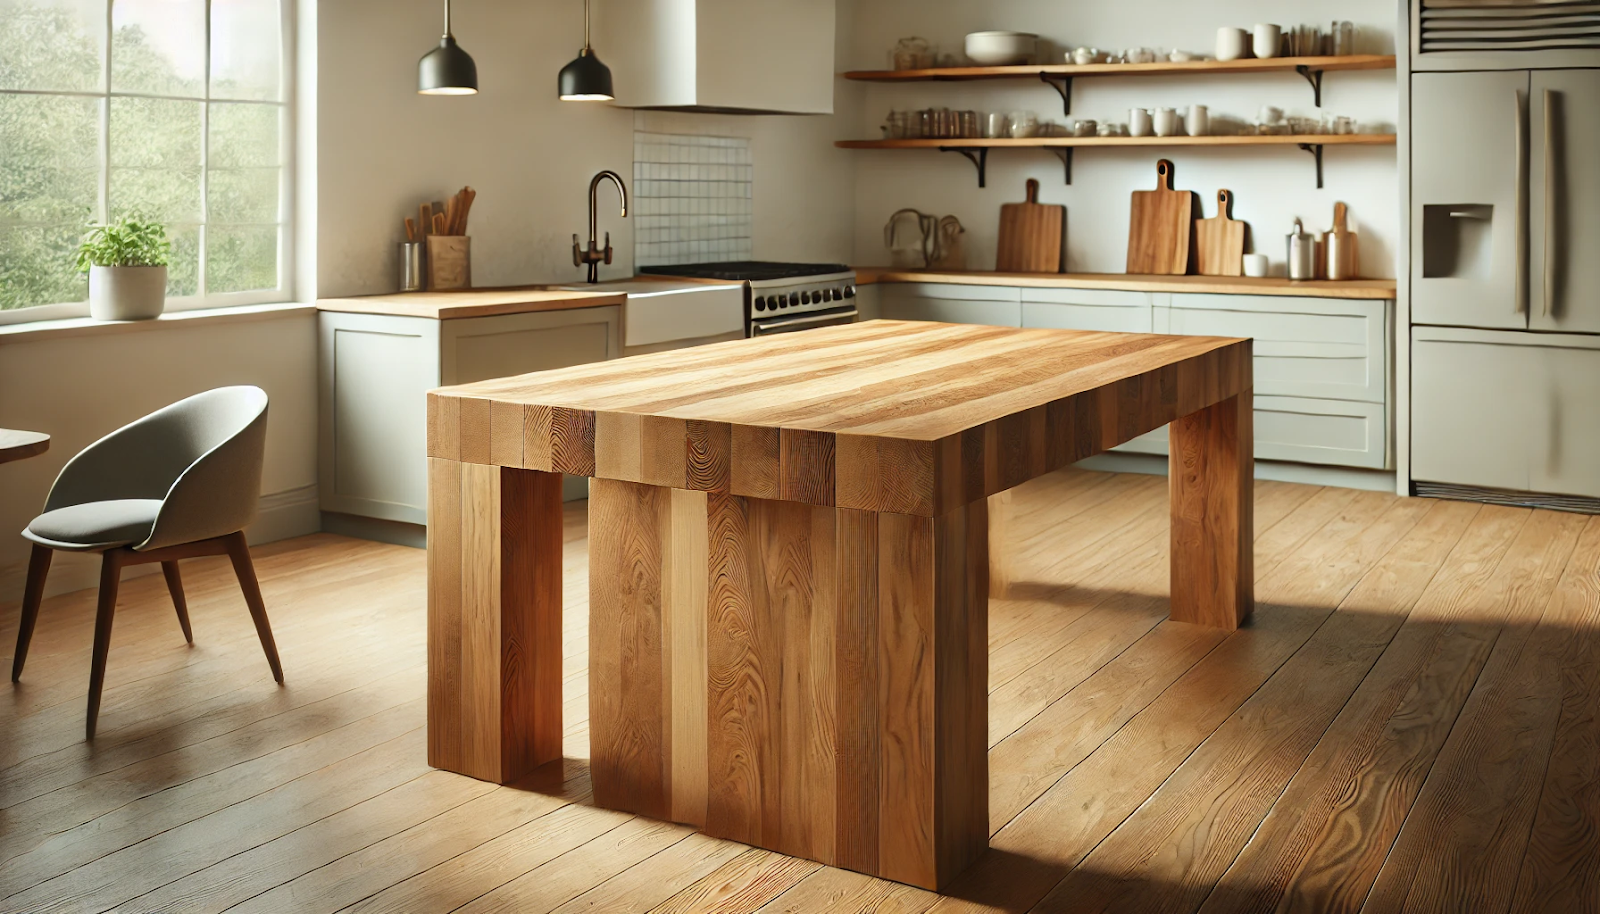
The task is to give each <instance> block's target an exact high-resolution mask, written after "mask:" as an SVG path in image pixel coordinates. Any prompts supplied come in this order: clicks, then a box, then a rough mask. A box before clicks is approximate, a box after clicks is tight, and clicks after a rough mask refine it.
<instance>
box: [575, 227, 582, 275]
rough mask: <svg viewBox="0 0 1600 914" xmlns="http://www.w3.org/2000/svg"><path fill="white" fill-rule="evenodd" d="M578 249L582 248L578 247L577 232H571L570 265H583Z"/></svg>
mask: <svg viewBox="0 0 1600 914" xmlns="http://www.w3.org/2000/svg"><path fill="white" fill-rule="evenodd" d="M580 250H582V249H581V248H579V247H578V233H577V232H573V233H572V265H573V266H575V267H581V266H583V255H582V254H580V253H579V251H580Z"/></svg>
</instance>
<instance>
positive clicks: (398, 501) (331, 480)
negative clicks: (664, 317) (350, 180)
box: [318, 306, 621, 524]
mask: <svg viewBox="0 0 1600 914" xmlns="http://www.w3.org/2000/svg"><path fill="white" fill-rule="evenodd" d="M318 326H319V331H318V332H319V335H320V345H319V358H320V361H321V390H320V399H321V402H320V410H319V411H320V434H319V445H318V449H319V466H318V489H319V493H320V498H321V502H322V509H323V510H324V511H333V512H339V513H342V514H353V515H357V516H360V517H370V518H378V519H380V520H386V521H400V522H403V523H412V524H423V523H426V522H427V503H428V485H427V459H426V458H427V397H426V394H427V392H428V391H429V390H432V389H433V388H435V387H440V386H443V385H448V384H467V383H471V382H473V381H481V380H485V379H488V378H499V377H506V376H509V375H516V374H525V373H527V372H530V371H543V370H547V369H552V368H565V367H567V366H570V365H581V364H585V363H588V362H599V361H604V360H606V359H612V358H616V357H617V356H618V355H619V354H620V352H621V309H620V308H618V307H616V306H606V307H597V308H575V309H571V310H563V311H540V312H532V313H525V314H506V315H498V316H494V317H477V318H457V319H451V320H437V319H433V318H424V317H400V316H394V315H383V314H354V313H344V312H334V311H324V312H322V313H321V314H319V315H318ZM569 482H573V480H569ZM576 482H578V483H580V484H579V485H576V486H569V489H570V491H569V492H568V497H580V498H581V497H583V491H584V489H583V486H582V485H581V482H582V480H576Z"/></svg>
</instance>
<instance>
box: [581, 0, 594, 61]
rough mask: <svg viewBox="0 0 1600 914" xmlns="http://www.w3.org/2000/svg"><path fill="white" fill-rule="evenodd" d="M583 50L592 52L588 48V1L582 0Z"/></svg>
mask: <svg viewBox="0 0 1600 914" xmlns="http://www.w3.org/2000/svg"><path fill="white" fill-rule="evenodd" d="M583 49H584V50H585V51H589V50H593V49H592V48H591V47H590V46H589V0H583Z"/></svg>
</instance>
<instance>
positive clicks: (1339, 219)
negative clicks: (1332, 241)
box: [1333, 201, 1350, 235]
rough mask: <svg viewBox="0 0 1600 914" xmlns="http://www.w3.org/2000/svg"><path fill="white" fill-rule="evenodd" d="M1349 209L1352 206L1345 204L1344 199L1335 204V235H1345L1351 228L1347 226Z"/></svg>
mask: <svg viewBox="0 0 1600 914" xmlns="http://www.w3.org/2000/svg"><path fill="white" fill-rule="evenodd" d="M1349 209H1350V208H1349V207H1347V206H1345V205H1344V203H1343V202H1342V201H1341V202H1338V203H1335V204H1334V205H1333V233H1334V234H1335V235H1343V234H1344V233H1345V232H1347V231H1349V229H1347V228H1346V227H1345V226H1346V224H1347V223H1346V220H1347V219H1348V218H1349V216H1348V214H1349Z"/></svg>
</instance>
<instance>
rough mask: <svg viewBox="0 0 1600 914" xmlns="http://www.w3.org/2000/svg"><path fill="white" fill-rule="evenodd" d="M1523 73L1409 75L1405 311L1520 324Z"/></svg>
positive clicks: (1448, 319) (1471, 323)
mask: <svg viewBox="0 0 1600 914" xmlns="http://www.w3.org/2000/svg"><path fill="white" fill-rule="evenodd" d="M1528 80H1529V77H1528V72H1527V71H1526V70H1517V71H1510V72H1489V73H1417V74H1413V75H1412V77H1411V137H1412V139H1411V315H1412V321H1413V322H1414V323H1418V324H1440V325H1446V326H1456V327H1489V328H1504V329H1524V328H1526V327H1527V326H1528V313H1527V284H1526V283H1527V272H1526V271H1527V263H1528V261H1527V244H1528V238H1527V205H1528V201H1527V187H1528V183H1527V177H1528V165H1529V162H1528V145H1527V143H1528V130H1529V123H1528V119H1527V114H1528V112H1527V96H1528V84H1529V83H1528Z"/></svg>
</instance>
